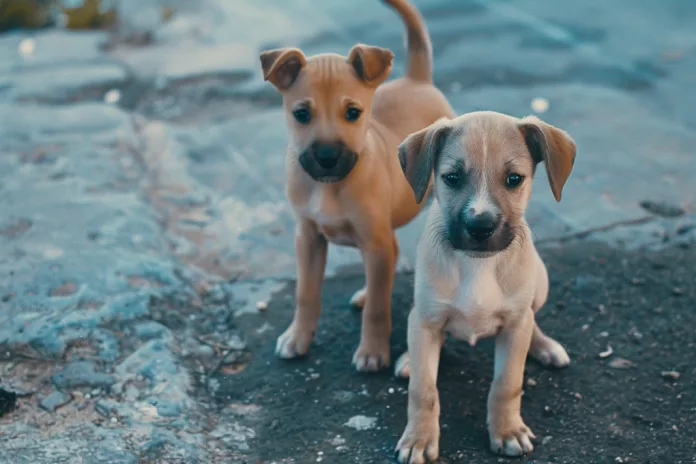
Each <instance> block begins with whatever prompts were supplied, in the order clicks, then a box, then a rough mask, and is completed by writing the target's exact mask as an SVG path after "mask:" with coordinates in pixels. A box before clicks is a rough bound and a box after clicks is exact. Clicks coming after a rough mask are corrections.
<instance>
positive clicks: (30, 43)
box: [17, 39, 36, 56]
mask: <svg viewBox="0 0 696 464" xmlns="http://www.w3.org/2000/svg"><path fill="white" fill-rule="evenodd" d="M17 50H18V51H19V53H20V54H21V55H24V56H29V55H33V54H34V51H35V50H36V41H35V40H34V39H24V40H22V41H21V42H19V47H17Z"/></svg>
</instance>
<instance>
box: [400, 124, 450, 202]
mask: <svg viewBox="0 0 696 464" xmlns="http://www.w3.org/2000/svg"><path fill="white" fill-rule="evenodd" d="M448 122H449V119H448V118H446V117H443V118H440V119H438V120H437V121H435V122H434V123H433V124H431V125H430V126H428V127H426V128H425V129H421V130H419V131H418V132H414V133H413V134H411V135H409V136H408V137H406V139H405V140H404V141H403V142H401V145H399V161H400V162H401V169H403V171H404V174H405V175H406V180H408V183H409V184H410V185H411V188H412V189H413V193H414V194H415V195H416V202H418V203H421V202H422V201H423V197H424V196H425V193H426V192H427V191H428V185H429V184H430V176H431V174H432V172H433V169H434V168H435V162H436V160H437V155H438V152H439V151H440V150H441V149H442V145H443V142H444V139H445V136H446V135H447V134H449V133H450V132H451V131H452V126H450V125H449V124H447V123H448Z"/></svg>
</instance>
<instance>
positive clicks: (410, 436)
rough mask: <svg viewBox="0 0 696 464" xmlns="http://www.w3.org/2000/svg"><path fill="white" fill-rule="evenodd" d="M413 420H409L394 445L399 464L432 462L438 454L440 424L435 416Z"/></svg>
mask: <svg viewBox="0 0 696 464" xmlns="http://www.w3.org/2000/svg"><path fill="white" fill-rule="evenodd" d="M414 422H416V423H412V422H411V421H409V423H408V425H407V426H406V430H404V433H403V435H401V439H400V440H399V443H398V444H397V445H396V455H397V459H398V461H399V462H400V463H401V464H424V463H425V462H428V461H430V462H434V461H435V460H436V459H437V458H438V456H439V454H440V449H439V442H440V425H439V424H438V421H437V418H433V419H426V420H420V421H414Z"/></svg>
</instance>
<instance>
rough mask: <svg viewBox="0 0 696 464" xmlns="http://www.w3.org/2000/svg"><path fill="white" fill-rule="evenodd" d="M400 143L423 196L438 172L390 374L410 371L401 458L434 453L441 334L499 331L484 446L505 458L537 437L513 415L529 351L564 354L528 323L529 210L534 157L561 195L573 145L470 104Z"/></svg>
mask: <svg viewBox="0 0 696 464" xmlns="http://www.w3.org/2000/svg"><path fill="white" fill-rule="evenodd" d="M399 150H400V157H401V159H402V163H403V165H404V169H405V172H406V176H407V177H408V179H409V181H410V182H411V184H412V186H413V189H414V191H415V192H416V196H417V197H418V198H419V199H420V198H421V197H422V195H423V192H425V190H426V188H427V187H426V184H425V182H424V179H427V175H426V173H429V172H431V171H433V170H434V173H435V181H434V185H435V187H434V188H435V198H436V199H435V200H434V201H433V204H432V207H431V208H430V211H429V214H428V220H427V225H426V228H425V231H424V233H423V235H422V237H421V239H420V242H419V245H418V253H417V262H416V276H415V297H414V308H413V309H412V311H411V313H410V315H409V319H408V353H406V354H404V355H403V356H402V358H401V359H400V360H399V361H398V362H397V366H396V370H397V375H400V376H408V375H409V371H410V381H409V395H408V425H407V426H406V430H405V431H404V433H403V435H402V437H401V440H400V441H399V443H398V445H397V449H396V450H397V453H398V457H399V461H400V462H402V463H406V462H408V463H411V464H417V463H423V462H425V460H426V458H427V459H431V460H434V459H436V458H437V457H438V454H439V452H438V446H439V445H438V442H439V439H440V426H439V415H440V403H439V398H438V392H437V388H436V380H437V370H438V363H439V358H440V348H441V346H442V343H443V340H444V337H445V334H446V333H449V334H451V335H453V336H454V337H456V338H459V339H463V340H467V341H469V342H470V343H471V344H472V345H473V344H474V343H476V340H477V339H480V338H483V337H487V336H495V369H494V377H493V384H492V385H491V390H490V394H489V397H488V430H489V435H490V440H491V449H492V450H493V451H494V452H499V453H502V454H505V455H508V456H515V455H520V454H523V453H528V452H530V451H532V449H533V446H532V442H531V439H532V438H534V435H533V434H532V431H531V430H530V429H529V427H527V426H526V425H525V423H524V422H523V420H522V416H521V415H520V401H521V395H522V381H523V376H524V364H525V359H526V357H527V353H528V352H529V353H530V354H531V355H532V356H533V357H535V358H536V359H537V360H539V361H540V362H541V363H542V364H544V365H547V366H554V367H563V366H566V365H568V363H569V362H570V359H569V358H568V355H567V353H566V351H565V350H564V349H563V347H562V346H561V345H560V344H559V343H558V342H556V341H555V340H553V339H551V338H549V337H547V336H546V335H544V334H543V332H542V331H541V329H539V327H538V326H537V325H536V322H535V313H536V312H537V311H538V310H539V308H541V306H542V305H543V304H544V303H545V301H546V297H547V293H548V276H547V273H546V267H545V266H544V263H543V262H542V261H541V259H540V258H539V255H538V253H537V251H536V248H535V247H534V244H533V242H532V239H531V233H530V230H529V226H528V225H527V222H526V221H525V219H524V213H525V209H526V207H527V202H528V200H529V196H530V194H531V191H532V176H533V175H534V171H535V167H536V166H537V164H538V163H541V162H544V163H545V165H546V170H547V173H548V178H549V182H550V183H551V190H552V191H553V194H554V196H555V198H556V200H557V201H560V199H561V191H562V189H563V185H564V184H565V182H566V179H567V178H568V176H569V175H570V171H571V169H572V167H573V162H574V160H575V143H574V142H573V140H572V139H571V138H570V137H569V136H568V135H567V134H566V133H565V132H563V131H562V130H560V129H557V128H555V127H552V126H550V125H548V124H546V123H544V122H543V121H541V120H539V119H537V118H535V117H527V118H524V119H517V118H513V117H510V116H505V115H503V114H499V113H493V112H476V113H470V114H466V115H464V116H460V117H458V118H456V119H454V120H451V121H438V122H437V123H436V124H434V125H433V126H431V127H429V128H426V129H424V130H421V131H419V132H417V133H415V134H413V135H411V136H410V137H408V138H407V139H406V140H405V141H404V143H403V144H402V145H401V147H400V149H399ZM409 355H410V361H409Z"/></svg>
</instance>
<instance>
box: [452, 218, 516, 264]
mask: <svg viewBox="0 0 696 464" xmlns="http://www.w3.org/2000/svg"><path fill="white" fill-rule="evenodd" d="M447 238H448V240H449V242H450V243H451V244H452V247H453V248H454V249H455V250H461V251H469V252H480V253H495V252H498V251H501V250H504V249H505V248H507V247H508V246H509V245H510V244H511V243H512V241H513V240H514V238H515V231H514V228H512V227H511V226H510V224H509V223H508V222H507V221H505V220H504V217H503V216H501V215H499V214H498V215H496V214H494V213H493V212H483V213H480V214H475V213H473V211H471V210H467V211H462V212H461V213H460V214H458V215H456V216H455V217H452V218H451V219H449V220H448V221H447Z"/></svg>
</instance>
